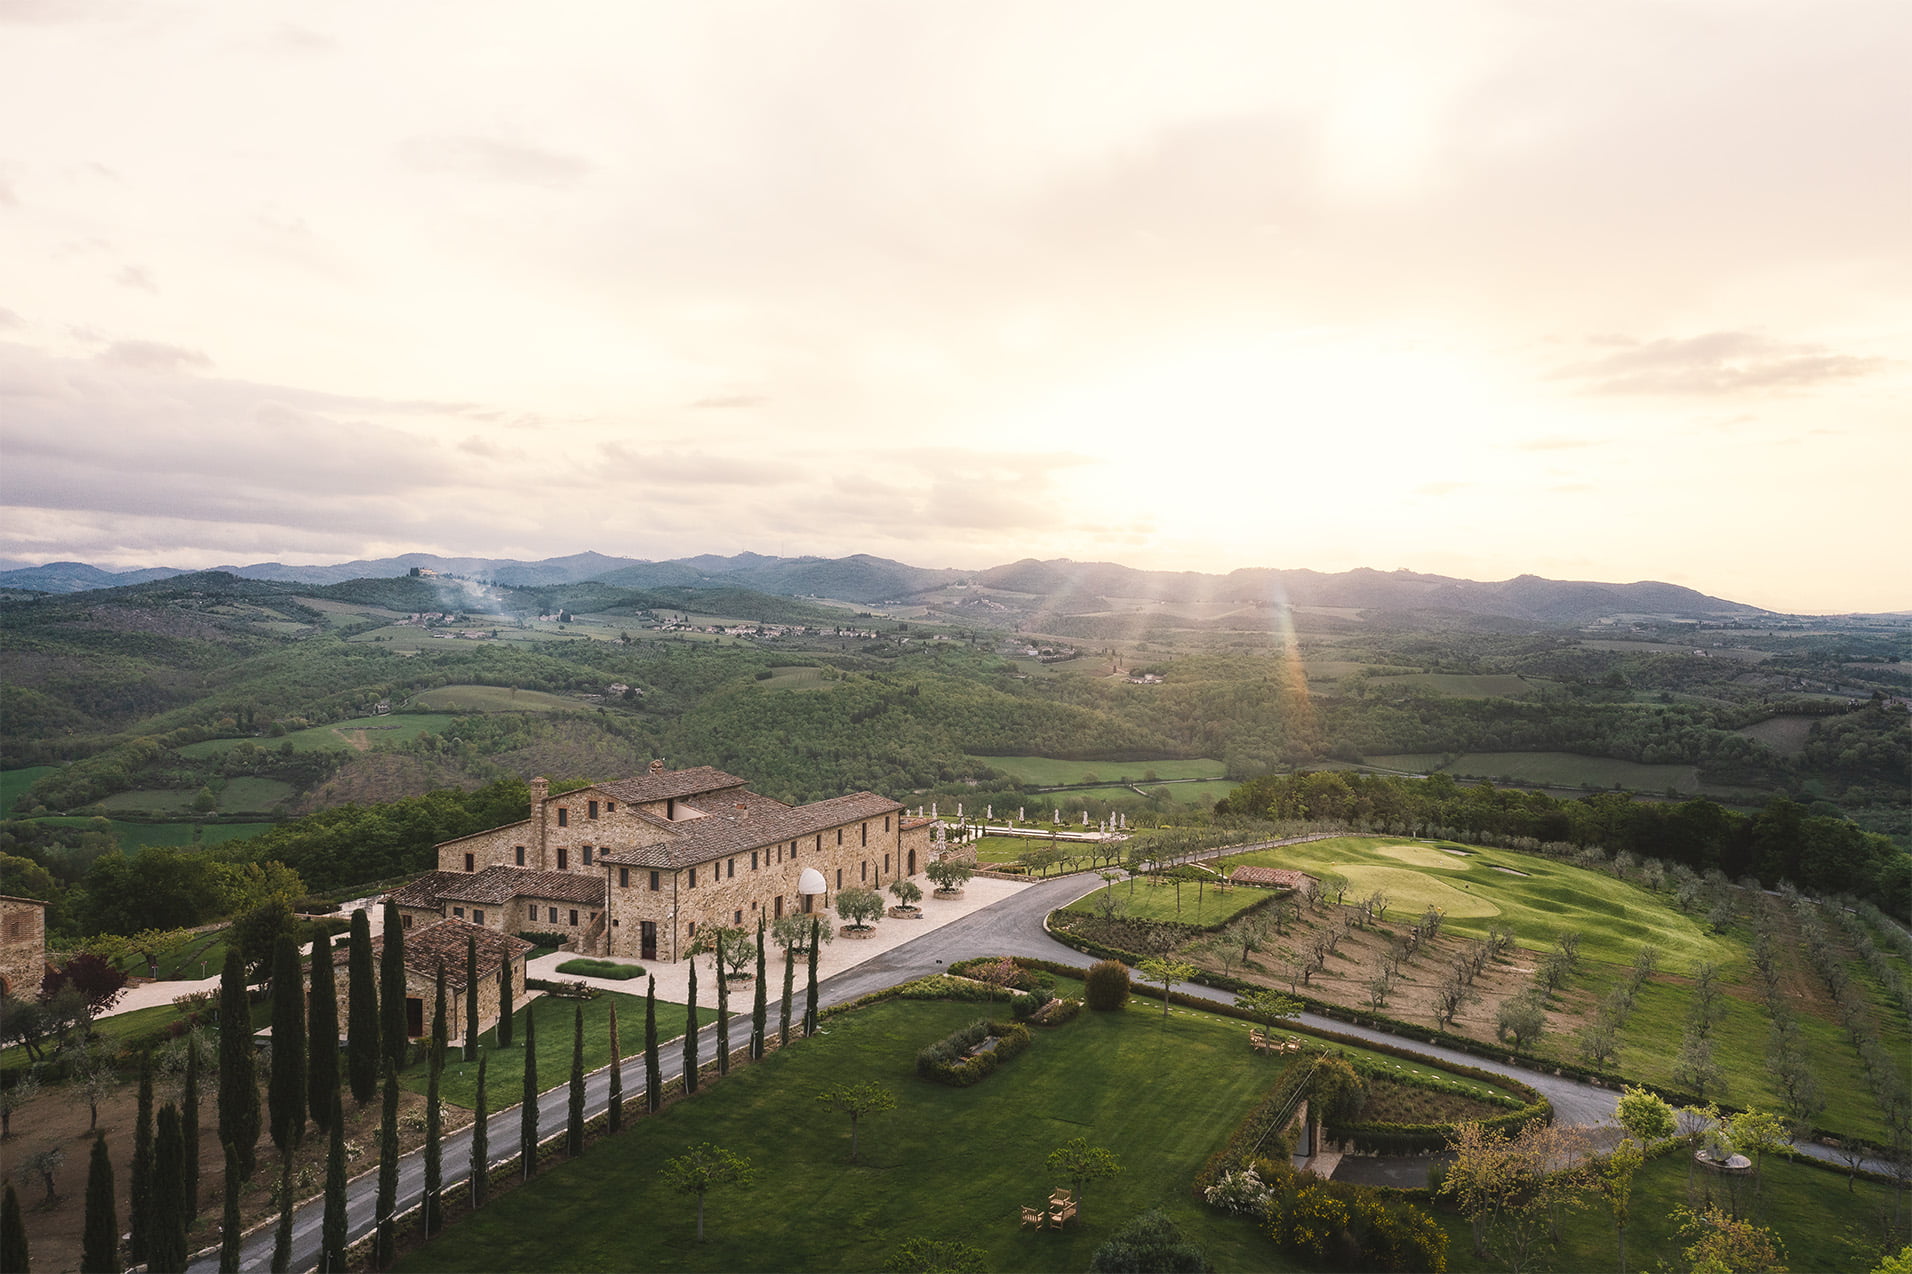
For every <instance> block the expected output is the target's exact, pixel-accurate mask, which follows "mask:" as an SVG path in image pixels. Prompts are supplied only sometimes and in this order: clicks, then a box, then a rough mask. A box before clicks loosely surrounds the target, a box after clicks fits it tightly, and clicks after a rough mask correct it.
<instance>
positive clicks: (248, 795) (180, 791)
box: [99, 776, 293, 816]
mask: <svg viewBox="0 0 1912 1274" xmlns="http://www.w3.org/2000/svg"><path fill="white" fill-rule="evenodd" d="M292 795H293V790H292V785H291V784H290V783H285V782H282V781H280V780H278V779H262V778H253V777H250V776H242V777H239V778H232V779H227V780H226V781H225V783H224V784H223V785H222V786H221V787H220V788H219V790H218V791H217V793H216V794H215V799H216V800H217V801H218V804H217V805H216V806H215V807H214V808H215V810H216V811H217V812H218V813H221V814H270V813H272V812H274V811H275V810H277V809H278V808H279V807H280V806H281V805H283V804H284V803H285V802H286V801H288V800H290V799H291V798H292ZM198 796H199V789H197V788H139V789H135V790H134V791H130V792H115V793H114V794H113V795H111V796H109V797H107V798H106V799H105V800H103V801H101V802H100V803H99V804H100V808H101V809H103V810H105V811H106V813H107V814H108V815H109V816H110V815H114V814H156V815H176V814H190V813H192V812H193V802H194V801H195V800H197V799H198Z"/></svg>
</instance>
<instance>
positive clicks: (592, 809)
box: [584, 801, 597, 818]
mask: <svg viewBox="0 0 1912 1274" xmlns="http://www.w3.org/2000/svg"><path fill="white" fill-rule="evenodd" d="M584 816H585V817H586V818H596V817H597V802H596V801H586V802H585V803H584Z"/></svg>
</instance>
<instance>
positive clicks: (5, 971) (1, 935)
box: [0, 895, 46, 999]
mask: <svg viewBox="0 0 1912 1274" xmlns="http://www.w3.org/2000/svg"><path fill="white" fill-rule="evenodd" d="M45 976H46V904H45V903H43V902H35V901H34V900H32V899H31V898H12V897H7V896H4V895H0V995H5V996H13V997H17V998H22V999H24V998H30V997H32V996H36V995H38V994H39V993H40V982H41V980H42V979H43V978H44V977H45Z"/></svg>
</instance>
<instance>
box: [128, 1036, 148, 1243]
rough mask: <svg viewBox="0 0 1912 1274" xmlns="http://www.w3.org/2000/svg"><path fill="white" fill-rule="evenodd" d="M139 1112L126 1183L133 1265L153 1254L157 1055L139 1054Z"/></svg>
mask: <svg viewBox="0 0 1912 1274" xmlns="http://www.w3.org/2000/svg"><path fill="white" fill-rule="evenodd" d="M138 1109H139V1113H138V1114H137V1115H136V1116H135V1117H134V1123H133V1165H132V1168H133V1170H132V1174H131V1177H130V1179H129V1180H128V1181H127V1183H126V1199H127V1212H128V1216H127V1220H128V1222H129V1224H128V1227H127V1229H128V1232H129V1234H130V1236H131V1237H130V1239H129V1241H128V1242H127V1245H126V1255H127V1257H128V1259H130V1260H131V1261H132V1263H133V1264H135V1265H139V1264H142V1263H144V1262H145V1261H146V1260H147V1258H148V1256H149V1255H150V1243H151V1240H152V1233H153V1055H152V1054H151V1053H141V1054H140V1055H139V1107H138Z"/></svg>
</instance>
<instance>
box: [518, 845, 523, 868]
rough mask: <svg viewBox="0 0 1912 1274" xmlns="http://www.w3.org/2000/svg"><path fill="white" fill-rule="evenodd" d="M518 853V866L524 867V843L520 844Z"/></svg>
mask: <svg viewBox="0 0 1912 1274" xmlns="http://www.w3.org/2000/svg"><path fill="white" fill-rule="evenodd" d="M517 853H518V866H520V867H522V866H524V846H523V845H520V846H518V850H517Z"/></svg>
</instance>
